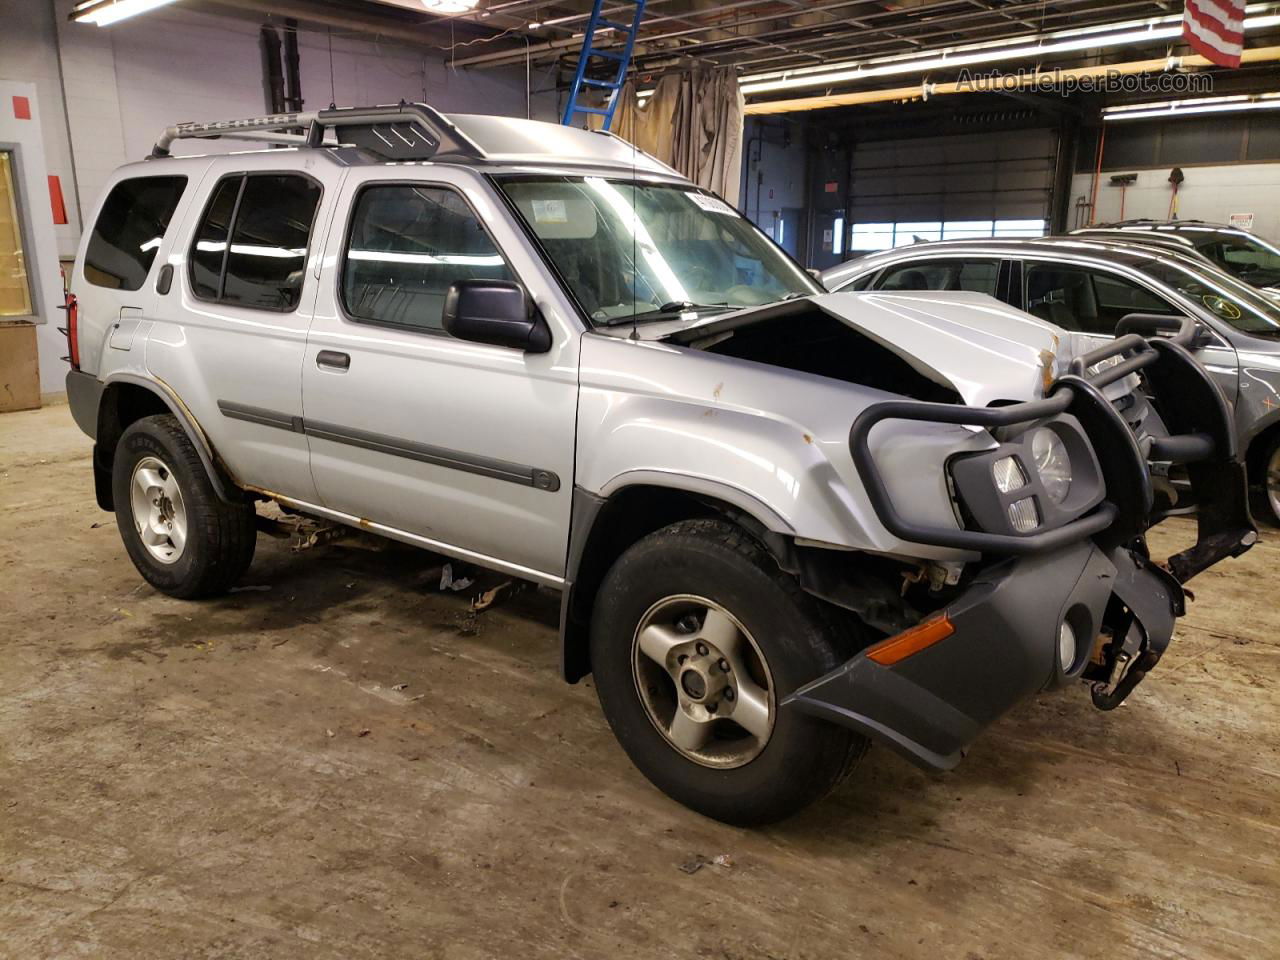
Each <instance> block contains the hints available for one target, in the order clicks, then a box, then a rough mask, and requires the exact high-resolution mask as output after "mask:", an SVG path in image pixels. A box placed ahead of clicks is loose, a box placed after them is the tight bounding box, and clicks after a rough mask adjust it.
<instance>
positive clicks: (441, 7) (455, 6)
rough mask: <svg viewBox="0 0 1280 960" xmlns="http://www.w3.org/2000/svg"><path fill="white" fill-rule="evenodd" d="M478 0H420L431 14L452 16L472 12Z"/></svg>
mask: <svg viewBox="0 0 1280 960" xmlns="http://www.w3.org/2000/svg"><path fill="white" fill-rule="evenodd" d="M477 2H478V0H422V5H423V6H424V7H426V8H427V9H428V10H430V11H431V12H432V13H442V14H454V13H466V12H467V11H468V10H474V9H475V8H476V3H477Z"/></svg>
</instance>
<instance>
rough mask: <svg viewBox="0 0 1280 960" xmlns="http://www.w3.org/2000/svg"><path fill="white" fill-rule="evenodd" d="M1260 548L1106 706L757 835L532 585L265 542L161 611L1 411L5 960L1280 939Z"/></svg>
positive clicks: (1241, 951) (875, 768)
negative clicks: (216, 580) (940, 772)
mask: <svg viewBox="0 0 1280 960" xmlns="http://www.w3.org/2000/svg"><path fill="white" fill-rule="evenodd" d="M1189 530H1190V527H1189V526H1188V525H1183V526H1182V527H1180V528H1179V529H1178V530H1176V531H1175V533H1176V535H1177V536H1183V537H1185V536H1186V535H1187V534H1188V532H1189ZM1171 542H1172V539H1171V536H1170V535H1168V534H1165V535H1163V536H1161V537H1160V539H1159V541H1158V543H1157V548H1159V549H1164V550H1165V551H1166V552H1167V551H1168V548H1169V545H1170V543H1171ZM1277 559H1280V548H1277V546H1276V545H1275V543H1263V544H1262V545H1260V546H1259V547H1257V548H1255V549H1254V550H1253V552H1252V553H1250V554H1249V555H1248V556H1246V557H1245V558H1244V559H1242V560H1239V561H1233V562H1228V563H1226V564H1223V565H1221V566H1219V567H1218V568H1216V569H1215V570H1213V571H1211V572H1209V573H1208V574H1206V575H1204V576H1203V578H1202V579H1201V580H1199V581H1197V582H1196V583H1195V587H1196V593H1197V602H1196V603H1195V604H1194V605H1193V607H1192V612H1191V614H1190V616H1188V617H1187V619H1186V620H1185V621H1184V622H1183V626H1182V629H1181V631H1180V634H1179V636H1178V638H1177V639H1176V640H1175V642H1174V645H1173V646H1172V648H1171V650H1170V652H1169V654H1168V655H1167V656H1166V658H1165V660H1164V662H1163V663H1162V664H1161V665H1160V667H1159V668H1158V670H1157V672H1156V673H1154V674H1153V675H1152V676H1151V677H1149V678H1148V680H1147V681H1146V683H1144V684H1143V685H1142V686H1141V687H1139V688H1138V690H1137V692H1136V693H1135V694H1134V696H1133V697H1132V698H1131V699H1130V701H1129V703H1128V704H1127V705H1126V706H1124V707H1123V708H1121V709H1120V710H1117V711H1115V712H1114V713H1110V714H1106V713H1100V712H1098V711H1096V710H1094V709H1093V708H1092V707H1091V706H1090V705H1089V702H1088V697H1087V695H1086V693H1085V691H1084V690H1083V688H1081V689H1079V690H1069V691H1065V692H1062V693H1059V694H1055V695H1049V696H1044V697H1041V698H1039V699H1037V700H1035V701H1033V702H1030V703H1027V704H1026V705H1025V706H1023V707H1022V708H1020V709H1018V710H1017V711H1016V712H1015V713H1014V714H1013V715H1011V716H1009V717H1008V718H1006V719H1005V720H1003V721H1002V722H1001V723H999V724H998V725H997V726H996V727H995V728H993V729H992V730H991V731H989V733H988V734H987V735H986V736H985V737H984V738H983V739H982V740H980V741H979V742H978V744H977V745H976V747H975V748H974V750H973V752H972V755H971V756H970V757H969V758H968V760H967V761H966V762H965V763H964V764H962V765H961V766H960V768H959V769H958V770H957V771H956V772H954V773H952V774H948V775H945V776H929V775H926V774H923V773H920V772H918V771H916V770H915V769H913V768H911V767H910V766H908V765H906V764H905V763H903V762H902V761H900V760H898V759H896V758H895V757H893V756H891V755H890V754H889V753H888V752H887V751H884V750H873V751H872V753H871V755H870V757H869V758H868V759H867V761H866V762H865V763H864V765H863V766H862V767H861V768H860V771H859V772H858V773H857V774H856V775H855V778H854V779H852V780H850V781H849V782H848V783H847V784H846V785H845V786H844V787H843V788H842V789H841V790H840V791H839V792H838V793H837V794H836V795H834V796H833V797H831V798H830V799H828V800H827V801H825V802H824V803H822V804H820V805H819V806H817V807H815V808H812V809H811V810H810V811H808V812H806V813H805V814H803V815H801V816H800V817H798V818H795V819H794V820H792V821H789V822H787V823H785V824H783V825H780V826H777V827H774V828H771V829H768V830H761V831H756V832H748V831H743V830H738V829H733V828H729V827H725V826H721V825H719V824H716V823H713V822H710V821H707V820H703V819H700V818H699V817H697V816H696V815H694V814H692V813H690V812H689V811H687V810H684V809H682V808H681V807H678V806H677V805H675V804H674V803H672V802H669V801H668V800H666V799H665V798H664V797H663V796H662V795H660V794H659V793H658V792H657V791H656V790H654V789H653V788H651V787H650V786H649V785H648V783H647V782H646V781H644V780H643V779H642V778H641V776H640V775H639V774H638V773H637V772H636V771H635V770H634V769H632V767H631V766H630V764H629V763H628V762H627V760H626V758H625V757H624V755H623V754H622V752H621V750H620V749H619V748H618V747H617V746H616V745H615V744H614V742H613V740H612V738H611V736H610V734H609V731H608V729H607V727H606V726H605V723H604V721H603V719H602V718H601V716H600V713H599V710H598V708H597V705H596V702H595V696H594V693H593V692H592V690H591V688H590V685H589V684H582V685H579V686H576V687H569V686H565V685H563V684H561V683H560V682H559V681H558V679H557V677H556V656H557V655H556V646H555V629H554V624H555V616H556V609H557V607H556V598H555V596H554V595H551V594H543V593H537V594H527V595H525V596H522V597H516V598H514V599H513V600H512V601H511V602H510V603H508V604H506V605H503V606H501V607H497V608H494V609H491V610H489V611H487V612H484V613H482V614H480V615H478V616H472V615H470V614H469V606H468V600H467V598H466V597H465V596H459V595H442V594H440V593H439V592H437V590H436V589H435V586H436V584H435V583H434V581H436V580H438V576H439V575H438V572H435V571H436V568H437V565H438V561H436V560H435V559H434V558H432V557H430V556H427V555H425V554H421V553H416V552H414V551H411V550H408V549H403V548H399V547H392V548H390V549H387V550H384V551H375V550H371V549H368V548H367V547H364V546H360V545H348V544H334V545H330V546H325V547H320V548H316V549H313V550H309V551H305V552H301V553H293V552H291V551H290V549H289V547H288V544H287V543H282V542H280V541H275V540H269V539H267V538H261V539H260V542H259V549H258V555H257V559H256V560H255V561H254V564H253V568H252V569H251V571H250V572H249V575H248V577H247V578H246V580H245V581H244V582H245V584H246V585H247V586H248V589H242V590H241V591H240V592H237V593H234V594H231V595H230V596H227V597H224V598H222V599H218V600H214V601H209V602H203V603H183V602H180V601H176V600H171V599H169V598H167V597H164V596H161V595H159V594H157V593H155V592H154V591H153V590H152V589H151V588H150V587H148V586H146V585H145V584H144V583H143V581H142V580H141V579H140V578H139V577H138V575H137V574H136V573H135V572H134V570H133V568H132V566H131V565H130V563H129V561H128V559H127V558H126V556H125V553H124V550H123V549H122V547H121V545H120V541H119V537H118V535H117V532H116V529H115V524H114V522H113V519H112V517H110V516H109V515H107V514H104V513H102V512H100V511H99V510H98V509H97V507H96V506H95V505H94V503H93V495H92V482H91V474H90V465H89V443H88V441H87V440H86V438H84V437H83V436H82V435H81V434H80V433H79V432H78V431H77V430H76V428H75V427H74V426H73V425H72V423H71V419H70V416H69V414H68V411H67V409H66V408H65V407H54V408H50V409H45V410H43V411H37V412H33V413H22V414H7V415H4V416H3V417H0V571H2V576H3V584H4V602H3V606H2V607H0V664H3V666H0V956H3V957H13V958H22V960H32V958H37V957H69V956H94V957H99V956H102V957H129V958H143V957H167V958H168V957H246V958H262V957H268V956H270V957H287V956H307V957H309V958H325V957H334V958H339V957H340V958H359V957H379V958H385V957H393V956H395V957H399V956H405V957H409V956H412V957H426V958H436V957H439V958H458V960H467V958H487V957H495V956H519V957H521V958H529V957H555V958H564V957H601V956H606V955H613V956H617V957H633V956H634V957H644V958H653V957H711V958H717V960H755V958H760V960H763V958H779V960H781V958H787V960H802V958H817V957H853V956H858V957H882V956H883V957H930V958H935V957H936V958H962V960H972V958H997V957H1017V958H1030V957H1037V958H1041V957H1054V958H1059V957H1101V956H1106V957H1108V958H1127V957H1144V958H1146V957H1185V958H1195V960H1207V958H1229V957H1238V958H1249V960H1258V958H1264V957H1277V956H1280V921H1278V919H1277V918H1278V917H1280V913H1278V912H1277V909H1278V908H1277V902H1278V895H1280V732H1278V731H1280V685H1278V683H1277V677H1278V676H1280V646H1278V641H1277V637H1280V631H1278V630H1277V626H1280V607H1278V606H1277V604H1276V602H1275V596H1276V589H1277V581H1276V578H1275V577H1276V575H1275V573H1274V567H1275V564H1276V561H1277ZM401 684H404V685H406V686H404V687H403V688H400V685H401ZM719 855H727V857H728V858H729V860H728V862H727V863H726V864H724V865H709V866H704V867H703V868H702V869H700V870H698V871H697V872H696V873H693V874H689V873H686V872H684V871H682V870H681V869H680V868H681V865H682V864H688V863H689V862H690V861H692V860H694V859H695V858H696V857H698V856H702V857H705V858H708V859H711V858H715V857H717V856H719Z"/></svg>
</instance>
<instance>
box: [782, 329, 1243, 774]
mask: <svg viewBox="0 0 1280 960" xmlns="http://www.w3.org/2000/svg"><path fill="white" fill-rule="evenodd" d="M1189 323H1190V321H1188V324H1189ZM1193 333H1194V330H1193V329H1191V328H1190V327H1189V326H1186V325H1184V328H1183V329H1182V330H1180V331H1179V333H1178V335H1177V336H1175V337H1172V338H1169V339H1164V338H1152V339H1150V340H1147V339H1144V338H1142V337H1139V336H1136V335H1128V336H1121V337H1118V338H1117V339H1116V340H1115V341H1114V343H1112V344H1111V345H1109V346H1107V347H1104V348H1101V349H1100V350H1098V351H1094V352H1093V353H1091V354H1088V355H1086V356H1085V357H1082V358H1080V359H1078V360H1077V361H1075V364H1074V365H1073V370H1072V373H1071V374H1070V375H1068V376H1065V377H1062V378H1061V379H1059V380H1058V381H1057V382H1056V383H1054V384H1053V386H1052V387H1051V388H1050V389H1049V391H1047V395H1046V397H1045V399H1043V400H1036V401H1031V402H1028V403H1020V404H1013V405H1010V406H1005V407H999V408H989V407H961V406H956V405H951V404H934V403H918V402H913V401H891V402H887V403H882V404H878V405H876V406H874V407H871V408H870V409H868V410H866V411H864V412H863V414H862V415H861V416H859V418H858V419H857V421H856V422H855V423H854V425H853V427H852V429H851V430H850V435H849V446H850V451H851V453H852V455H853V460H854V465H855V466H856V467H857V469H858V472H859V475H860V477H861V479H862V481H863V484H864V487H865V489H866V491H867V495H868V499H869V500H870V501H871V504H872V507H873V508H874V509H875V511H876V513H877V516H878V517H879V519H880V521H881V523H882V524H883V525H884V526H885V528H886V529H887V530H889V531H890V532H891V533H893V534H894V535H895V536H897V537H899V538H900V539H902V540H906V541H910V542H916V543H924V544H931V545H938V546H946V547H952V548H956V549H961V550H969V551H973V552H976V553H978V554H980V555H982V557H983V558H984V560H983V563H984V565H983V566H982V567H981V572H980V573H979V574H978V576H977V577H976V578H975V579H974V580H973V581H972V582H971V583H970V584H969V585H968V586H967V588H966V589H965V591H964V592H963V593H962V594H960V596H959V597H958V598H957V599H955V600H954V601H953V602H952V603H951V604H949V605H948V606H947V607H946V609H945V610H944V611H942V612H941V613H942V614H943V615H945V616H946V618H947V619H948V620H949V621H950V625H951V627H952V632H951V633H950V634H949V635H946V636H945V637H943V639H941V640H936V641H934V642H932V643H930V644H928V645H925V646H923V648H922V649H919V650H918V651H917V652H914V653H912V654H911V655H909V656H906V657H905V659H901V660H898V661H896V662H892V663H890V664H888V665H886V663H885V662H882V661H881V660H878V659H877V658H876V650H877V647H875V646H873V647H871V648H869V649H868V650H864V651H863V652H862V653H860V654H858V655H857V656H855V657H853V658H852V659H850V660H849V661H847V662H846V663H844V664H843V665H841V666H840V667H837V668H836V669H835V670H833V671H831V672H830V673H827V674H826V675H824V676H822V677H819V678H818V679H817V680H815V681H813V682H812V683H810V684H808V685H807V686H805V687H803V688H801V689H799V690H797V691H795V692H794V693H793V694H791V695H790V696H788V697H787V698H785V699H784V700H783V704H782V706H783V707H788V708H792V709H797V710H801V711H804V712H806V713H810V714H814V715H817V716H821V717H824V718H826V719H829V720H832V721H834V722H837V723H840V724H843V725H845V726H848V727H851V728H853V729H856V730H858V731H860V732H862V733H865V734H867V735H869V736H872V737H874V738H876V739H878V740H880V741H882V742H884V743H886V744H888V745H889V746H890V747H892V748H894V749H895V750H897V751H899V752H901V753H903V754H904V755H906V756H907V757H909V758H910V759H912V760H915V761H916V762H918V763H920V764H922V765H924V766H927V767H932V768H937V769H949V768H950V767H952V766H954V765H955V764H956V763H958V762H959V760H960V757H961V756H962V754H963V751H964V749H965V747H966V746H967V745H968V744H969V743H970V742H971V741H972V740H973V739H974V738H975V737H976V736H977V735H978V733H979V732H980V731H981V730H982V729H983V728H984V727H985V726H986V725H987V724H989V723H991V722H992V721H993V720H995V719H996V718H997V717H999V716H1000V715H1001V714H1003V713H1005V712H1006V711H1007V710H1009V709H1010V708H1011V707H1012V706H1014V704H1016V703H1017V702H1018V701H1019V700H1021V699H1022V698H1024V697H1026V696H1027V695H1029V694H1031V693H1034V692H1035V691H1036V690H1040V689H1043V688H1045V687H1047V686H1052V685H1054V684H1056V683H1062V682H1064V681H1067V680H1071V679H1077V678H1083V679H1086V680H1090V681H1092V682H1093V691H1092V693H1093V701H1094V704H1095V705H1096V706H1098V707H1100V708H1102V709H1111V708H1113V707H1115V706H1118V705H1119V704H1120V703H1121V702H1123V700H1124V698H1125V697H1126V696H1127V695H1128V694H1129V692H1130V691H1132V690H1133V688H1134V687H1135V686H1136V685H1137V683H1138V682H1139V681H1141V680H1142V678H1143V677H1144V676H1145V675H1146V673H1147V672H1148V671H1149V670H1150V669H1151V668H1152V667H1153V666H1155V664H1156V663H1157V662H1158V661H1159V659H1160V656H1161V654H1163V652H1164V650H1165V648H1166V647H1167V646H1168V644H1169V641H1170V639H1171V638H1172V636H1173V628H1174V622H1175V621H1176V619H1177V618H1178V617H1180V616H1181V615H1182V614H1183V612H1184V600H1183V597H1184V590H1183V588H1182V584H1184V583H1186V581H1188V580H1190V579H1191V578H1192V577H1194V576H1195V575H1196V574H1197V573H1199V572H1201V571H1203V570H1204V569H1206V568H1207V567H1209V566H1211V565H1213V564H1214V563H1217V562H1218V561H1219V560H1222V559H1224V558H1226V557H1232V556H1239V555H1240V554H1241V553H1243V552H1244V551H1246V550H1248V549H1249V547H1251V546H1252V545H1253V543H1254V542H1255V541H1256V540H1257V529H1256V528H1255V527H1254V525H1253V520H1252V518H1251V517H1250V515H1249V507H1248V491H1247V486H1246V479H1245V470H1244V466H1243V464H1241V462H1240V458H1239V455H1238V450H1237V447H1236V438H1235V431H1234V429H1233V424H1232V417H1231V410H1230V407H1229V405H1228V404H1227V401H1226V399H1225V398H1224V397H1223V395H1222V392H1221V390H1220V389H1219V388H1218V387H1217V385H1216V384H1215V383H1214V382H1213V380H1212V379H1210V377H1209V375H1208V374H1207V373H1206V371H1205V370H1204V368H1203V367H1201V366H1200V365H1199V364H1198V363H1197V362H1196V361H1195V359H1194V358H1193V357H1192V356H1191V354H1190V353H1189V352H1188V351H1187V350H1186V349H1185V346H1184V343H1187V342H1190V339H1191V337H1192V335H1193ZM1112 357H1115V358H1118V362H1116V363H1114V364H1113V365H1111V366H1109V367H1106V368H1105V369H1101V370H1098V366H1097V365H1098V364H1099V362H1100V361H1102V360H1106V359H1108V358H1112ZM1089 370H1098V372H1096V373H1093V374H1089V373H1088V371H1089ZM1139 371H1141V372H1142V375H1143V376H1144V378H1145V380H1146V387H1147V389H1148V391H1149V392H1150V393H1151V395H1152V396H1153V397H1154V398H1155V400H1156V402H1157V403H1158V404H1159V407H1160V414H1161V417H1162V418H1163V420H1164V423H1165V425H1166V427H1167V428H1168V430H1169V434H1168V435H1167V436H1163V437H1160V438H1158V439H1152V438H1144V439H1142V440H1141V441H1140V440H1139V438H1137V437H1135V436H1134V434H1133V432H1132V431H1131V429H1130V427H1129V425H1128V424H1126V423H1125V421H1124V420H1123V418H1122V417H1121V416H1120V414H1119V413H1117V411H1116V410H1115V408H1114V407H1113V406H1112V405H1111V404H1110V403H1109V402H1108V401H1107V400H1106V398H1105V397H1104V396H1103V394H1102V392H1101V389H1100V388H1101V387H1103V386H1105V385H1106V384H1108V383H1111V382H1114V381H1115V380H1118V379H1120V378H1122V377H1125V376H1128V375H1130V374H1132V373H1137V372H1139ZM1064 417H1070V418H1072V422H1073V423H1074V424H1077V425H1078V426H1079V427H1080V428H1082V429H1083V431H1084V434H1085V435H1086V436H1087V438H1088V441H1089V444H1090V445H1091V447H1092V454H1093V456H1094V457H1095V458H1096V467H1097V470H1098V473H1099V476H1100V479H1101V483H1102V493H1101V494H1100V495H1099V496H1097V497H1094V498H1093V499H1092V500H1091V501H1090V503H1089V505H1087V506H1082V508H1081V512H1080V513H1079V514H1078V515H1074V516H1069V517H1067V518H1059V521H1058V522H1056V523H1055V524H1054V525H1053V526H1051V527H1048V528H1044V529H1039V530H1037V531H1035V532H1033V533H1026V534H1014V533H1011V532H1010V531H1008V530H1003V531H992V530H990V529H963V530H961V529H955V528H951V529H942V528H931V527H925V526H922V525H920V524H917V523H915V522H914V521H911V520H909V519H907V518H905V517H903V516H902V515H900V514H899V513H898V512H897V510H896V508H895V507H894V504H893V501H892V499H891V497H890V495H889V492H888V489H887V487H886V485H885V483H884V480H883V479H882V478H881V476H880V473H879V471H878V469H877V467H876V464H875V460H874V458H873V456H872V453H871V448H870V444H869V442H868V438H869V436H870V432H871V430H872V428H873V427H874V426H875V425H876V424H877V423H879V422H881V421H883V420H890V419H899V420H924V421H935V422H943V423H955V424H969V425H974V426H983V427H987V428H990V429H993V430H995V429H999V428H1003V427H1012V426H1020V425H1025V424H1032V425H1034V424H1044V423H1052V422H1054V421H1055V420H1060V419H1061V418H1064ZM1157 462H1171V463H1177V464H1182V465H1185V469H1186V473H1187V477H1188V479H1189V481H1190V484H1191V487H1192V490H1193V491H1194V494H1195V497H1196V501H1197V503H1198V504H1199V509H1198V511H1197V515H1196V516H1197V525H1198V536H1197V541H1196V544H1195V545H1194V546H1192V547H1191V548H1189V549H1187V550H1184V551H1183V552H1182V553H1179V554H1177V555H1175V556H1173V557H1171V558H1169V561H1168V563H1167V564H1165V565H1156V564H1154V563H1152V562H1151V561H1150V560H1149V558H1148V555H1147V551H1146V542H1145V533H1146V531H1147V529H1148V528H1149V527H1150V526H1152V525H1153V524H1155V523H1158V522H1159V521H1160V520H1162V519H1164V515H1162V514H1161V513H1159V512H1158V511H1157V510H1156V508H1155V498H1154V495H1153V490H1152V480H1151V473H1152V471H1151V465H1152V464H1153V463H1157ZM1064 622H1066V623H1067V624H1069V625H1070V627H1071V631H1072V634H1073V637H1074V638H1075V639H1074V656H1073V657H1072V658H1071V661H1070V663H1069V665H1068V666H1066V667H1063V666H1062V665H1061V663H1060V657H1059V653H1058V638H1059V629H1060V628H1061V626H1062V624H1063V623H1064ZM891 639H894V638H891Z"/></svg>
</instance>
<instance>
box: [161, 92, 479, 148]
mask: <svg viewBox="0 0 1280 960" xmlns="http://www.w3.org/2000/svg"><path fill="white" fill-rule="evenodd" d="M299 128H301V129H303V130H305V131H306V132H305V133H303V134H297V133H291V132H290V131H295V130H298V129H299ZM329 130H332V131H333V132H334V135H335V136H336V137H337V141H338V143H340V144H349V145H352V146H356V147H361V148H363V149H365V150H368V151H369V152H371V153H373V154H375V155H376V156H378V157H381V158H382V159H384V160H445V159H453V160H464V159H465V160H483V159H484V157H485V153H484V151H483V150H481V149H480V147H479V146H477V145H476V143H475V141H474V140H472V139H471V138H470V137H468V136H467V135H466V134H464V133H463V132H462V131H461V130H459V129H458V128H457V126H456V125H454V123H453V122H452V121H451V120H449V119H448V118H447V117H446V116H445V115H444V114H442V113H441V112H440V111H439V110H436V109H435V108H434V107H431V106H428V105H427V104H425V103H403V102H401V103H400V104H397V105H394V106H377V107H330V108H329V109H328V110H309V111H305V112H299V113H277V114H271V115H270V116H265V117H249V118H247V119H244V120H214V121H211V122H208V123H179V124H175V125H174V126H171V127H167V128H166V129H165V131H164V133H162V134H161V135H160V139H159V140H157V141H156V145H155V146H154V147H152V149H151V156H152V157H153V158H160V157H167V156H169V147H170V146H171V145H172V143H173V141H174V140H188V139H194V140H213V139H218V138H220V137H229V138H233V139H237V140H265V141H267V142H270V143H285V144H290V145H293V146H305V147H323V146H325V141H324V136H325V132H326V131H329Z"/></svg>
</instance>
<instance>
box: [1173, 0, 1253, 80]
mask: <svg viewBox="0 0 1280 960" xmlns="http://www.w3.org/2000/svg"><path fill="white" fill-rule="evenodd" d="M1244 4H1245V0H1186V9H1185V11H1184V12H1183V14H1182V36H1183V38H1184V39H1185V40H1186V41H1187V43H1189V44H1191V46H1192V48H1193V49H1194V50H1195V51H1196V52H1197V53H1200V54H1202V55H1204V56H1205V57H1208V58H1209V60H1211V61H1212V62H1213V63H1216V64H1217V65H1218V66H1220V67H1238V66H1240V54H1241V52H1242V51H1243V50H1244Z"/></svg>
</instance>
